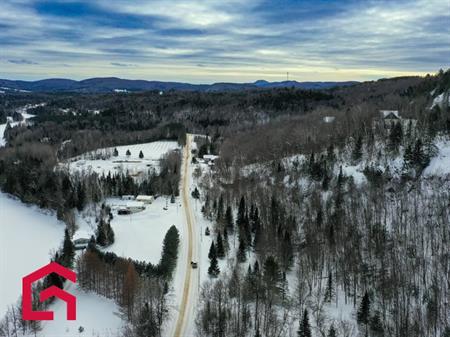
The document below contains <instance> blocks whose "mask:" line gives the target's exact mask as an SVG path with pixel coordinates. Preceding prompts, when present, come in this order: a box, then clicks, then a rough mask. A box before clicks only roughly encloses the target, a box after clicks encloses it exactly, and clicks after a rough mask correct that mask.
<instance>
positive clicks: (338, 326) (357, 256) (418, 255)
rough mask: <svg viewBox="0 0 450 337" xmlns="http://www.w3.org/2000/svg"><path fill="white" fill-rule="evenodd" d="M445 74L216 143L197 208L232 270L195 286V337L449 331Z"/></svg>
mask: <svg viewBox="0 0 450 337" xmlns="http://www.w3.org/2000/svg"><path fill="white" fill-rule="evenodd" d="M449 74H450V72H448V71H447V72H446V73H443V72H441V73H440V74H438V75H437V76H436V77H431V78H427V79H407V78H403V79H398V80H394V81H392V80H386V81H378V82H377V83H366V84H362V85H360V86H356V87H352V88H344V89H341V90H336V91H334V94H335V95H337V97H339V98H341V99H342V101H345V102H346V103H342V104H344V106H345V105H346V104H348V107H347V108H346V109H342V108H339V107H335V108H334V107H332V108H330V107H318V108H317V109H316V110H315V111H314V112H313V113H311V114H308V115H305V116H301V117H294V118H289V119H287V120H277V121H273V122H269V123H267V124H265V125H262V126H259V127H256V128H254V129H253V130H251V131H249V132H238V133H237V134H236V133H232V132H230V134H229V135H227V136H225V137H224V139H223V142H219V141H216V143H217V144H215V146H214V147H215V148H217V147H218V144H219V143H220V151H219V154H220V156H221V158H220V160H219V162H218V163H217V166H216V170H215V174H214V175H212V176H211V175H205V176H204V178H203V184H202V187H203V188H204V189H205V190H206V191H207V192H206V193H205V196H204V198H203V205H204V206H203V212H204V215H205V217H207V218H209V219H211V220H212V221H213V222H214V223H215V227H214V231H213V233H214V234H213V237H214V240H215V242H216V243H218V242H220V246H221V247H222V246H224V247H225V252H226V253H225V254H223V253H222V254H220V255H219V254H218V253H217V254H216V255H217V256H218V258H219V259H225V260H227V261H228V262H227V263H228V264H230V265H231V269H230V270H224V271H221V272H220V273H219V274H218V277H217V279H212V281H211V282H210V283H208V284H207V285H205V287H204V289H203V292H202V299H201V301H202V303H201V305H202V308H201V309H200V311H199V314H198V321H197V326H198V330H199V335H200V336H294V335H298V336H311V335H312V336H357V335H361V336H363V335H367V336H405V337H406V336H448V335H449V334H450V317H449V310H450V308H449V304H448V299H449V298H450V294H449V287H450V269H449V258H450V255H449V249H448V247H449V239H450V213H449V200H450V194H449V187H450V170H449V169H448V167H450V166H449V165H450V161H449V160H450V158H449V157H447V153H448V147H449V146H450V108H449V105H450V104H449V103H450V102H449V101H448V100H447V101H445V100H442V99H441V100H439V101H438V103H439V104H437V103H436V97H439V95H441V94H442V93H446V92H448V91H449V88H450V83H449V80H448V79H449ZM367 89H369V90H367ZM350 93H351V94H350ZM447 99H448V98H447ZM350 102H351V103H350ZM380 110H395V111H394V112H392V111H391V113H393V115H394V116H392V115H389V114H390V113H386V112H384V113H383V112H380ZM325 116H331V117H333V119H332V121H330V119H328V120H324V119H323V117H325ZM430 163H432V164H430ZM230 235H232V236H233V240H234V242H229V241H228V240H227V239H225V243H222V241H223V238H228V237H229V236H230ZM236 242H237V243H236ZM220 250H221V251H222V250H223V248H221V249H220ZM211 261H213V260H211ZM211 263H212V266H213V262H211ZM216 274H217V273H216Z"/></svg>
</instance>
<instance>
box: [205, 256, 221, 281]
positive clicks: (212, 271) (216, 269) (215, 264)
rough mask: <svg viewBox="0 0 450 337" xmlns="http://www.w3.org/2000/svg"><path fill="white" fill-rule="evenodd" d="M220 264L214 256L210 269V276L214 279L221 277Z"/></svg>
mask: <svg viewBox="0 0 450 337" xmlns="http://www.w3.org/2000/svg"><path fill="white" fill-rule="evenodd" d="M219 273H220V269H219V263H218V262H217V257H216V256H215V255H214V256H213V257H212V259H211V263H210V265H209V268H208V274H209V275H210V276H212V277H217V275H219Z"/></svg>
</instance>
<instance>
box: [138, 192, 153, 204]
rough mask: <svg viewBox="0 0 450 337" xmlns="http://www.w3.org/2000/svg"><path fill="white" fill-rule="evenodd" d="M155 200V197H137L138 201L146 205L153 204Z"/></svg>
mask: <svg viewBox="0 0 450 337" xmlns="http://www.w3.org/2000/svg"><path fill="white" fill-rule="evenodd" d="M154 200H155V198H154V197H153V195H144V194H142V195H138V196H137V197H136V201H141V202H143V203H144V204H151V203H152V202H153V201H154Z"/></svg>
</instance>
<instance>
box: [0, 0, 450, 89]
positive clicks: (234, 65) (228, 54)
mask: <svg viewBox="0 0 450 337" xmlns="http://www.w3.org/2000/svg"><path fill="white" fill-rule="evenodd" d="M448 67H450V0H395V1H392V0H379V1H371V0H360V1H356V0H327V1H325V0H271V1H269V0H204V1H200V0H80V1H76V0H73V1H65V0H59V1H55V0H53V1H42V0H1V2H0V78H10V79H41V78H49V77H64V78H73V79H83V78H88V77H97V76H118V77H123V78H140V79H148V80H165V81H169V80H170V81H187V82H192V83H211V82H217V81H233V82H247V81H254V80H257V79H267V80H271V81H276V80H284V79H286V73H287V72H289V77H290V79H295V80H298V81H308V80H313V81H314V80H366V79H376V78H381V77H392V76H401V75H409V74H426V73H434V72H436V71H437V70H438V69H439V68H448Z"/></svg>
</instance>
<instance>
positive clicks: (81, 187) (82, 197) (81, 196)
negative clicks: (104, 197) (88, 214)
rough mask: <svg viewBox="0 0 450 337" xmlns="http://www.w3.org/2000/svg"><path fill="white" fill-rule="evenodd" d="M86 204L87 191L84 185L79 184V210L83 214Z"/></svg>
mask: <svg viewBox="0 0 450 337" xmlns="http://www.w3.org/2000/svg"><path fill="white" fill-rule="evenodd" d="M85 204H86V191H85V188H84V185H83V184H82V183H81V182H79V183H78V188H77V209H78V210H79V211H80V212H81V211H82V210H83V208H84V205H85Z"/></svg>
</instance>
